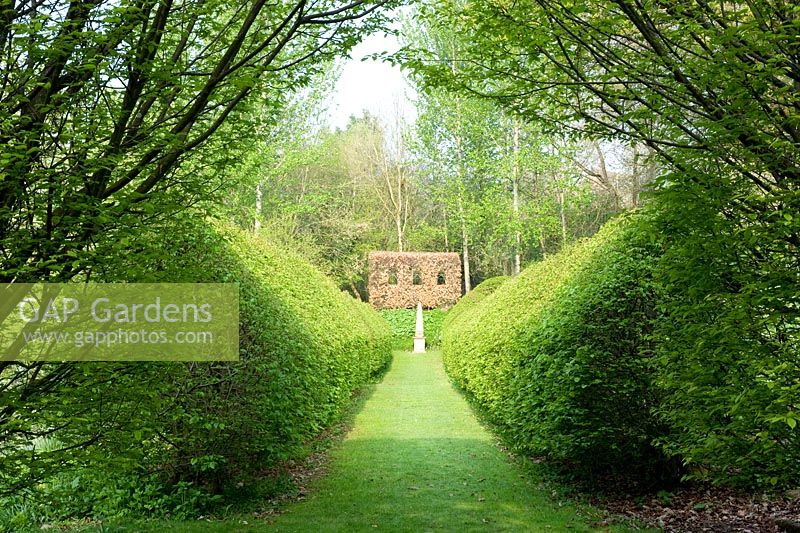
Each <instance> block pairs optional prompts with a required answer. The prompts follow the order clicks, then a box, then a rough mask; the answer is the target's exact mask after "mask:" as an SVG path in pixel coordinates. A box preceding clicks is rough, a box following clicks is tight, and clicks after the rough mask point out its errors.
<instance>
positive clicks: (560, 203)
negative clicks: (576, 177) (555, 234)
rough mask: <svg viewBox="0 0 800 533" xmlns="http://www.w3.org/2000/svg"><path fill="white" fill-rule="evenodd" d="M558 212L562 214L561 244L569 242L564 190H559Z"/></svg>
mask: <svg viewBox="0 0 800 533" xmlns="http://www.w3.org/2000/svg"><path fill="white" fill-rule="evenodd" d="M558 212H559V215H560V216H561V246H565V245H566V244H567V213H566V212H565V211H564V191H563V190H562V191H558Z"/></svg>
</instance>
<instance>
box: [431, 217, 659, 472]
mask: <svg viewBox="0 0 800 533" xmlns="http://www.w3.org/2000/svg"><path fill="white" fill-rule="evenodd" d="M656 251H657V250H656V249H655V247H654V246H653V245H651V244H649V243H648V242H647V240H646V238H645V237H643V236H642V233H641V232H639V231H638V229H637V226H636V225H635V224H632V223H630V222H629V221H627V220H620V221H615V222H613V223H610V224H608V225H606V226H605V227H604V228H603V229H602V230H601V232H600V233H599V234H598V235H596V236H595V237H593V238H592V239H588V240H584V241H581V242H579V243H577V244H575V245H573V246H571V247H568V248H567V249H565V250H564V251H563V252H561V253H559V254H558V255H556V256H552V257H550V258H548V259H546V260H545V261H542V262H540V263H537V264H534V265H532V266H530V267H529V268H527V269H525V271H524V272H523V273H521V274H520V275H519V276H518V277H516V278H514V279H511V280H508V281H506V282H505V283H502V284H501V285H500V286H499V287H498V288H497V289H496V290H495V292H494V293H493V294H491V295H489V296H486V297H484V298H483V301H482V303H481V305H478V306H474V305H472V303H471V302H470V301H469V300H467V299H466V298H465V299H464V301H463V304H464V305H465V307H467V308H466V309H459V306H461V305H462V303H461V302H460V303H459V304H458V305H456V307H454V308H453V312H454V313H457V316H456V318H457V319H456V320H451V321H448V325H447V327H446V328H445V330H444V335H443V336H444V343H443V350H444V361H445V365H446V368H447V370H448V372H449V374H450V375H451V376H452V377H453V379H454V380H455V381H456V383H457V384H459V385H460V386H461V387H463V388H464V389H465V390H466V391H468V392H469V393H470V394H471V395H472V396H474V398H475V400H476V401H477V402H478V403H479V405H480V406H482V407H483V408H484V409H485V410H486V412H487V414H488V415H489V417H490V419H491V420H492V421H493V422H494V423H496V424H497V425H498V427H499V429H500V430H501V432H502V433H503V434H504V435H505V436H506V437H507V438H508V440H509V441H510V442H511V443H512V444H513V445H514V446H515V447H517V448H518V449H519V450H521V451H523V452H526V453H531V454H535V455H539V456H546V457H548V458H549V459H551V460H553V461H555V462H557V463H558V464H561V465H564V466H569V467H570V472H571V473H572V474H574V475H575V476H577V477H579V478H581V479H587V480H588V479H593V478H596V477H597V476H599V475H616V476H626V477H628V478H629V479H633V478H640V479H644V478H651V479H652V478H655V477H659V476H661V475H664V474H673V473H674V472H673V471H672V470H671V469H669V468H665V467H666V466H667V464H668V462H667V461H666V460H665V458H664V457H663V455H662V454H661V453H659V451H658V450H657V449H656V448H655V446H654V445H653V444H652V442H653V440H654V439H655V438H657V437H660V436H663V435H664V428H663V427H662V426H661V425H660V424H659V423H658V422H657V419H656V417H655V415H654V412H653V411H654V408H655V407H656V406H657V405H658V401H659V398H658V395H657V393H656V392H655V390H654V386H653V383H652V377H651V376H652V371H653V369H654V362H653V344H652V340H651V338H650V333H651V331H652V328H653V327H654V321H655V319H656V311H655V309H656V308H655V305H656V287H655V285H654V283H653V279H652V270H653V268H654V264H655V261H656V257H657V255H656ZM459 314H460V316H458V315H459Z"/></svg>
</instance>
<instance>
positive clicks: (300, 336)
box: [141, 223, 391, 479]
mask: <svg viewBox="0 0 800 533" xmlns="http://www.w3.org/2000/svg"><path fill="white" fill-rule="evenodd" d="M141 277H142V278H146V279H148V280H152V281H156V280H160V279H163V280H169V281H197V282H199V281H203V282H211V281H214V282H237V283H239V291H240V295H239V309H240V358H241V359H240V361H239V362H236V363H215V364H205V365H188V366H186V365H183V366H182V371H183V372H182V373H184V374H185V376H186V381H183V383H185V385H182V387H181V388H183V390H184V391H185V394H183V395H181V397H182V398H183V400H182V401H183V403H184V406H183V407H182V410H183V411H186V412H190V413H192V414H193V416H194V418H192V417H188V418H187V417H183V419H182V420H183V421H187V420H188V421H189V423H188V424H178V425H177V426H175V428H174V429H173V431H174V433H175V437H176V441H177V442H180V443H182V444H181V445H180V446H178V447H177V449H176V450H174V453H176V454H178V455H180V456H181V461H180V462H178V463H177V464H178V465H180V464H183V465H185V464H187V461H186V459H187V457H188V459H189V460H188V464H189V465H192V461H194V465H198V464H201V463H202V460H203V458H204V457H213V458H217V457H218V458H220V460H221V461H220V465H221V466H220V467H219V468H217V471H216V473H215V477H216V478H218V479H228V478H230V476H231V475H233V476H234V477H236V476H239V475H241V474H255V473H256V472H258V471H263V470H264V469H265V468H269V467H270V466H272V465H275V464H276V463H278V462H280V461H285V460H287V459H291V458H294V457H296V456H298V455H301V454H302V450H303V447H304V445H305V443H307V442H308V441H309V440H310V439H311V438H313V437H314V436H316V435H317V434H318V433H319V432H320V431H322V430H323V429H325V428H326V427H328V426H329V425H331V424H332V423H333V422H334V421H335V420H336V419H337V418H338V417H339V416H340V414H341V413H342V411H343V409H344V408H345V407H346V406H347V405H348V404H349V401H350V397H351V394H352V392H353V390H354V389H356V388H358V387H359V386H361V385H363V384H365V383H366V382H367V381H369V380H370V378H371V377H372V376H374V375H376V374H377V373H378V372H379V371H381V370H382V369H383V368H384V367H386V366H387V365H388V363H389V361H390V358H391V332H390V329H389V326H388V324H387V323H386V322H385V321H384V320H383V319H382V318H381V317H380V316H379V315H378V313H377V312H375V311H374V310H373V309H372V308H371V307H370V306H369V305H368V304H366V303H363V302H360V301H357V300H355V299H354V298H352V297H351V296H349V295H348V294H346V293H344V292H342V291H340V290H339V289H338V288H337V287H336V286H335V285H334V283H333V282H332V281H331V280H329V279H328V278H327V277H326V276H324V275H323V274H322V273H321V272H320V271H318V270H317V269H316V268H314V267H313V266H311V265H310V264H309V263H308V262H307V261H305V260H304V259H302V258H301V257H299V256H298V255H296V254H295V253H293V252H291V251H290V250H287V249H286V248H284V247H282V246H279V245H277V244H275V243H272V242H270V241H269V240H267V239H264V238H262V237H258V236H254V235H251V234H248V233H245V232H243V231H241V230H240V229H238V228H234V227H232V226H228V225H225V224H222V223H216V224H214V225H212V226H210V227H201V228H199V229H198V230H196V231H195V232H194V233H190V234H188V235H186V236H185V237H184V239H183V242H182V243H180V245H179V251H178V254H177V256H176V259H175V260H173V261H171V262H170V265H169V266H168V267H167V268H164V269H161V270H160V271H158V272H157V273H153V272H150V273H147V272H143V273H142V276H141ZM220 375H221V376H222V377H221V378H219V377H218V376H220ZM216 380H218V381H219V385H216V386H214V387H212V391H213V392H212V393H211V394H208V393H205V394H203V395H196V394H194V393H193V392H192V388H191V387H192V386H193V384H195V383H197V382H198V381H199V382H201V383H208V382H217V381H216ZM192 420H193V421H192ZM198 425H199V426H200V427H203V428H204V429H205V431H202V432H200V433H195V432H194V431H192V427H191V426H198ZM198 461H199V462H198ZM190 470H192V474H196V473H197V472H196V471H197V468H190ZM187 473H188V472H187ZM187 473H183V474H182V475H181V477H187V476H186V474H187Z"/></svg>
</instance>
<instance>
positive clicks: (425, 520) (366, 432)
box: [107, 352, 625, 533]
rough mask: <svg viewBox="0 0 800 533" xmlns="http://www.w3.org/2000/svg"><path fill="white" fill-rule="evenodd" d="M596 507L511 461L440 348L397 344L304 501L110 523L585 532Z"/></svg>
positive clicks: (200, 528)
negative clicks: (208, 517)
mask: <svg viewBox="0 0 800 533" xmlns="http://www.w3.org/2000/svg"><path fill="white" fill-rule="evenodd" d="M593 514H594V511H593V510H592V509H591V508H588V507H585V506H584V507H576V506H575V505H574V504H573V503H571V502H568V501H561V502H558V501H554V500H553V499H552V498H551V496H550V492H549V491H548V490H547V489H546V488H545V487H544V486H543V485H541V484H540V483H539V482H538V481H537V480H536V479H533V478H532V477H531V476H530V473H528V472H527V469H522V468H521V467H520V466H519V465H516V464H514V463H513V462H511V461H510V460H509V458H508V457H507V456H506V455H505V453H504V452H503V451H502V450H501V449H500V448H499V447H498V446H497V445H496V442H495V440H494V438H493V437H492V436H491V435H490V433H489V432H488V431H487V430H486V429H485V428H484V427H482V426H481V424H480V423H479V422H478V420H477V419H476V417H475V415H474V414H473V412H472V411H471V409H470V407H469V405H468V404H467V402H466V401H465V399H464V398H463V397H462V396H461V395H460V394H459V393H458V392H456V390H455V389H454V388H453V387H452V386H451V384H450V382H449V381H448V379H447V376H446V375H445V373H444V370H443V367H442V363H441V357H440V355H439V353H438V352H429V353H428V354H426V355H413V354H410V353H407V352H397V353H395V358H394V362H393V364H392V367H391V369H390V370H389V372H388V373H387V374H386V376H385V378H384V380H383V382H381V383H380V384H378V385H377V386H376V387H375V390H374V392H373V394H372V396H371V397H370V398H369V399H368V400H367V402H366V404H365V405H364V407H363V409H362V410H361V412H360V413H359V414H358V415H357V416H356V418H355V423H354V426H353V429H352V431H351V432H350V433H349V434H348V435H347V437H346V438H345V440H344V441H343V442H342V443H341V444H340V445H339V446H337V447H336V448H335V449H334V450H333V451H332V454H331V462H330V466H329V471H328V474H327V475H325V476H323V477H320V478H318V479H317V480H316V481H315V482H313V483H312V486H311V490H310V496H309V497H308V498H307V500H306V501H302V502H299V503H295V504H290V505H289V506H288V507H287V508H286V509H285V512H284V513H283V514H281V515H279V516H277V517H271V518H268V519H255V518H253V517H244V516H239V517H236V518H233V519H229V520H225V521H212V522H207V521H194V522H144V523H138V524H136V525H129V526H126V527H111V528H108V529H107V531H114V532H116V531H175V532H186V533H193V532H222V531H281V532H291V531H295V532H306V531H315V532H317V531H321V532H327V531H342V532H350V531H375V530H378V531H381V530H383V531H408V532H425V531H487V532H488V531H491V532H495V531H589V530H592V528H591V527H590V525H589V524H590V522H591V521H592V520H593V518H596V516H595V517H593V516H591V515H593ZM602 530H603V531H625V529H624V528H623V527H620V526H611V527H608V526H605V527H603V529H602Z"/></svg>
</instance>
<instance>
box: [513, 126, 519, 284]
mask: <svg viewBox="0 0 800 533" xmlns="http://www.w3.org/2000/svg"><path fill="white" fill-rule="evenodd" d="M519 174H520V169H519V119H514V175H513V176H512V178H511V194H512V195H513V210H514V271H513V275H515V276H516V275H518V274H519V271H520V269H521V266H522V250H521V248H522V235H521V234H520V231H519Z"/></svg>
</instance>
